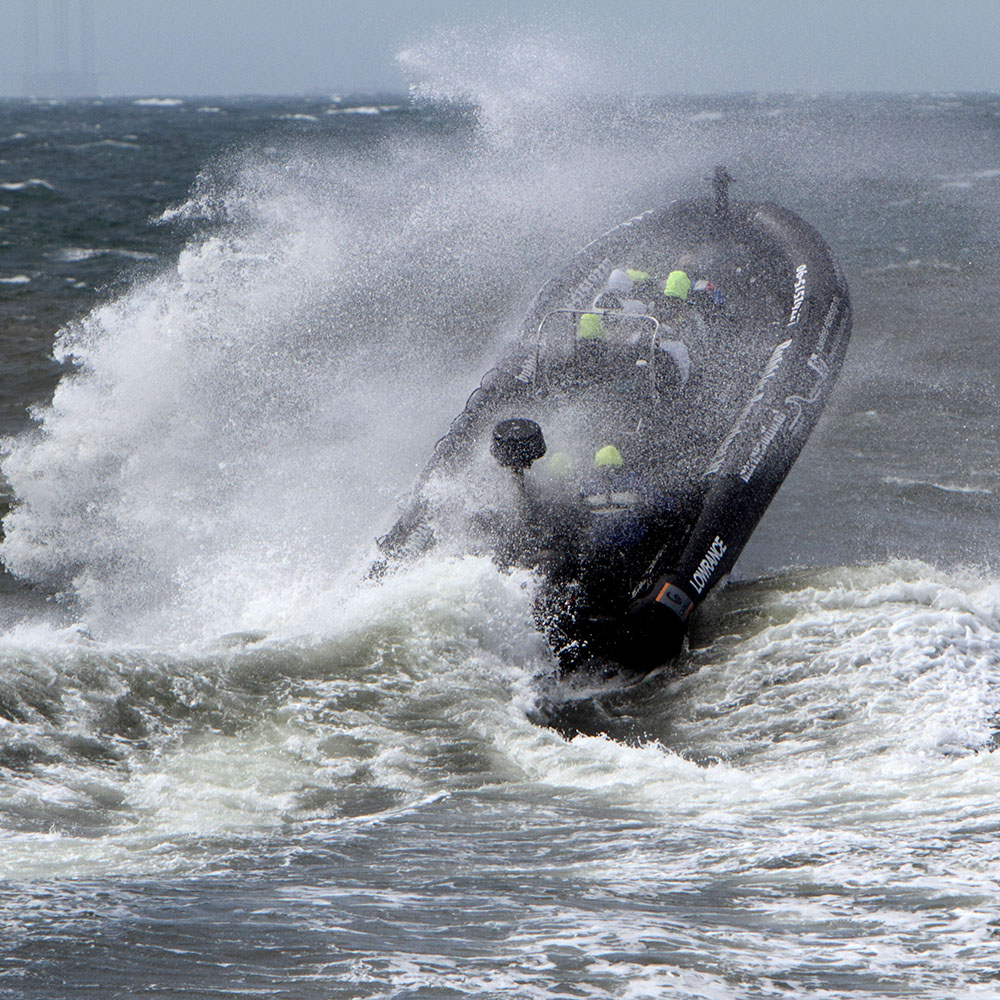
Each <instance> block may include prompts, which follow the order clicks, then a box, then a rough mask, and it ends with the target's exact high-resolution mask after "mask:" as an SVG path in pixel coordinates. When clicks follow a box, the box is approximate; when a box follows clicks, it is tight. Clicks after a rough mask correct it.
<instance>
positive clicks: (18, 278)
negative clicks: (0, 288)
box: [0, 274, 31, 285]
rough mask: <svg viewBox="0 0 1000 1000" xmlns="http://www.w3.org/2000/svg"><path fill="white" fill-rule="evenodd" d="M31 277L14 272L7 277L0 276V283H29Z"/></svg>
mask: <svg viewBox="0 0 1000 1000" xmlns="http://www.w3.org/2000/svg"><path fill="white" fill-rule="evenodd" d="M30 284H31V278H29V277H28V276H27V275H26V274H14V275H11V276H10V277H9V278H0V285H30Z"/></svg>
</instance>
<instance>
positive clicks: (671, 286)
mask: <svg viewBox="0 0 1000 1000" xmlns="http://www.w3.org/2000/svg"><path fill="white" fill-rule="evenodd" d="M690 291H691V279H690V278H689V277H688V276H687V274H685V272H684V271H671V272H670V274H668V275H667V283H666V284H665V285H664V286H663V294H664V295H666V296H668V297H669V298H673V299H681V301H683V302H686V301H687V297H688V292H690Z"/></svg>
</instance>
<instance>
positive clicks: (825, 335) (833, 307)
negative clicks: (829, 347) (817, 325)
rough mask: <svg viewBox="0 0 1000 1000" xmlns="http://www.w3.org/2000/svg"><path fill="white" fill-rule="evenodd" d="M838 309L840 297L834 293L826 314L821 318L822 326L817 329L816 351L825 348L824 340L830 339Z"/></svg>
mask: <svg viewBox="0 0 1000 1000" xmlns="http://www.w3.org/2000/svg"><path fill="white" fill-rule="evenodd" d="M839 309H840V298H839V297H838V296H836V295H834V297H833V298H832V299H831V300H830V308H829V309H827V311H826V316H825V317H824V318H823V327H822V329H821V330H820V331H819V340H818V341H817V343H816V350H817V352H822V351H825V350H826V342H827V341H828V340H829V339H830V331H831V330H832V329H833V321H834V319H836V316H837V312H838V310H839Z"/></svg>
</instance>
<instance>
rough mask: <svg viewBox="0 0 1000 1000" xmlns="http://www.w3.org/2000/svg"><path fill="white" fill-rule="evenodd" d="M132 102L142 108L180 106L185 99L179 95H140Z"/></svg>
mask: <svg viewBox="0 0 1000 1000" xmlns="http://www.w3.org/2000/svg"><path fill="white" fill-rule="evenodd" d="M132 103H133V104H134V105H136V106H137V107H141V108H179V107H180V106H181V105H182V104H183V103H184V101H183V100H181V98H179V97H140V98H139V99H138V100H135V101H133V102H132Z"/></svg>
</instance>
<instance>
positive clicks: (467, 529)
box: [377, 167, 851, 673]
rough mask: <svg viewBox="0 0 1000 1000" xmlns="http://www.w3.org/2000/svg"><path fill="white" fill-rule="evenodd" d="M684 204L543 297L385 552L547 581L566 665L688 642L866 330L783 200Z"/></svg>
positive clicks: (620, 664) (602, 662)
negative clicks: (475, 561) (456, 555)
mask: <svg viewBox="0 0 1000 1000" xmlns="http://www.w3.org/2000/svg"><path fill="white" fill-rule="evenodd" d="M730 181H731V178H730V177H729V175H728V173H727V172H726V170H725V168H724V167H718V168H716V170H715V174H714V177H713V178H712V182H713V189H714V190H713V193H712V195H711V196H708V197H704V198H697V199H691V200H680V201H674V202H672V203H670V204H667V205H665V206H663V207H661V208H656V209H653V210H651V211H647V212H644V213H643V214H641V215H638V216H636V217H635V218H632V219H629V220H628V221H627V222H624V223H622V224H621V225H619V226H616V227H615V228H614V229H612V230H610V231H609V232H607V233H605V234H604V235H603V236H601V237H600V238H599V239H597V240H595V241H594V242H592V243H590V244H589V245H588V246H586V247H584V248H583V249H582V250H580V251H579V252H578V253H577V254H576V255H575V256H574V257H573V258H572V259H571V260H570V261H569V263H568V265H567V266H566V268H565V269H564V270H563V271H562V272H561V273H560V274H559V275H557V276H556V277H554V278H553V279H552V280H550V281H549V282H548V283H547V284H546V285H545V286H544V287H543V288H542V289H541V290H540V291H539V293H538V295H537V296H536V297H535V300H534V302H533V304H532V306H531V308H530V309H529V311H528V313H527V315H526V317H525V319H524V322H523V324H522V326H521V328H520V331H519V334H518V335H517V336H516V337H514V338H513V340H512V343H511V344H510V346H509V348H508V349H507V350H506V352H505V354H504V356H503V357H502V358H501V359H500V360H499V361H498V363H497V364H496V366H495V367H494V368H492V369H491V370H490V371H488V372H487V373H486V375H485V376H484V377H483V379H482V382H481V383H480V385H479V387H478V388H477V389H476V390H475V391H474V392H473V393H472V395H471V396H470V397H469V400H468V402H467V403H466V405H465V408H464V409H463V410H462V412H461V413H460V414H459V415H458V416H457V417H456V418H455V420H454V421H453V423H452V425H451V428H450V429H449V430H448V432H447V433H446V434H445V435H444V437H442V438H441V440H440V441H438V443H437V445H436V447H435V449H434V452H433V455H432V456H431V458H430V461H429V462H428V464H427V466H426V467H425V469H424V471H423V473H422V475H421V476H420V478H419V481H418V483H417V485H416V487H415V489H414V491H413V493H412V495H411V496H410V497H409V498H408V500H407V502H406V503H405V505H404V507H403V509H402V512H401V515H400V517H399V519H398V520H397V521H396V523H395V525H394V526H393V527H392V529H391V530H390V531H389V532H388V533H387V534H386V535H385V536H383V537H382V538H381V539H379V545H380V549H381V553H382V558H381V560H380V562H379V564H378V566H377V570H378V572H384V571H386V570H387V569H389V568H390V567H391V566H392V565H393V564H397V563H399V562H401V561H403V560H406V559H409V558H413V557H415V556H419V555H420V554H422V553H424V552H426V551H428V550H429V549H431V548H434V547H438V548H444V549H445V550H449V549H450V550H453V551H463V552H484V553H488V554H489V555H490V556H492V558H494V559H495V560H496V561H497V563H498V564H500V565H501V566H503V567H508V568H513V567H527V568H530V569H532V570H534V571H535V573H537V576H538V579H539V586H538V591H537V597H536V600H535V616H536V620H537V624H538V627H539V628H540V630H541V631H542V632H543V633H544V634H545V636H546V638H547V639H548V641H549V643H550V644H551V646H552V648H553V650H554V652H555V654H556V655H557V657H558V661H559V664H560V667H561V669H562V670H564V671H577V670H580V669H595V668H599V669H600V670H602V671H605V672H606V671H608V670H620V671H624V672H630V673H645V672H648V671H650V670H652V669H654V668H656V667H659V666H661V665H664V664H667V663H669V662H670V661H671V660H672V659H673V658H674V657H676V656H677V655H678V653H679V652H680V651H681V649H682V648H683V644H684V639H685V635H686V633H687V629H688V626H689V625H690V623H691V620H692V616H694V615H695V614H696V612H697V610H698V608H699V606H700V605H701V604H702V603H703V602H704V600H705V598H706V597H707V596H708V594H709V593H710V592H711V591H712V589H713V588H714V587H716V586H718V585H719V583H720V581H722V580H724V579H725V577H726V576H727V574H728V573H729V572H730V570H731V569H732V567H733V564H734V563H735V562H736V560H737V558H738V556H739V554H740V552H741V551H742V549H743V547H744V546H745V544H746V542H747V540H748V539H749V538H750V535H751V533H752V532H753V530H754V528H755V527H756V526H757V524H758V522H759V521H760V519H761V517H762V516H763V514H764V512H765V510H766V509H767V507H768V504H769V503H770V502H771V499H772V498H773V497H774V495H775V493H776V492H777V490H778V488H779V487H780V486H781V483H782V481H783V480H784V479H785V476H786V475H787V474H788V472H789V470H790V468H791V467H792V464H793V463H794V461H795V459H796V457H797V456H798V454H799V452H800V450H801V449H802V446H803V445H804V444H805V442H806V440H807V438H808V437H809V434H810V432H811V431H812V429H813V427H814V426H815V424H816V421H817V420H818V418H819V416H820V413H821V412H822V410H823V407H824V405H825V403H826V400H827V397H828V396H829V393H830V391H831V389H832V387H833V384H834V382H835V380H836V377H837V374H838V372H839V370H840V368H841V365H842V362H843V359H844V355H845V352H846V349H847V344H848V339H849V337H850V331H851V304H850V296H849V294H848V289H847V284H846V281H845V280H844V276H843V274H842V273H841V270H840V268H839V267H838V265H837V263H836V261H835V260H834V259H833V257H832V255H831V253H830V250H829V248H828V247H827V245H826V243H825V242H824V241H823V239H822V238H821V237H820V235H819V234H818V233H817V232H816V230H815V229H813V228H812V227H811V226H810V225H808V224H807V223H806V222H804V221H803V220H802V219H801V218H800V217H799V216H798V215H796V214H795V213H794V212H792V211H790V210H789V209H787V208H783V207H781V206H779V205H776V204H772V203H769V202H755V201H731V200H730V198H729V184H730Z"/></svg>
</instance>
